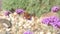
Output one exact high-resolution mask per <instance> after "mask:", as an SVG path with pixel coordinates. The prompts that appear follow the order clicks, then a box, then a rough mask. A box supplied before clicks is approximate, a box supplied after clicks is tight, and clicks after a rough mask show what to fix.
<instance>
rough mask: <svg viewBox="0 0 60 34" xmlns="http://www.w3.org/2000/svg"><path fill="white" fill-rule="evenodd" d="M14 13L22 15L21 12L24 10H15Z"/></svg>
mask: <svg viewBox="0 0 60 34" xmlns="http://www.w3.org/2000/svg"><path fill="white" fill-rule="evenodd" d="M15 11H16V13H17V14H21V13H23V12H24V10H23V9H16V10H15Z"/></svg>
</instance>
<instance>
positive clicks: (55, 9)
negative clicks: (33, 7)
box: [51, 6, 60, 12]
mask: <svg viewBox="0 0 60 34" xmlns="http://www.w3.org/2000/svg"><path fill="white" fill-rule="evenodd" d="M59 10H60V7H59V6H53V7H52V8H51V11H52V12H57V11H59Z"/></svg>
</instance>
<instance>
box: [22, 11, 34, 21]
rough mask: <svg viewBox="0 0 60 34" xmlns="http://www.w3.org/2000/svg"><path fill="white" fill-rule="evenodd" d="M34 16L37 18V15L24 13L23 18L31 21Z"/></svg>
mask: <svg viewBox="0 0 60 34" xmlns="http://www.w3.org/2000/svg"><path fill="white" fill-rule="evenodd" d="M32 16H35V14H30V13H28V12H24V15H23V17H24V18H25V19H28V20H31V18H32Z"/></svg>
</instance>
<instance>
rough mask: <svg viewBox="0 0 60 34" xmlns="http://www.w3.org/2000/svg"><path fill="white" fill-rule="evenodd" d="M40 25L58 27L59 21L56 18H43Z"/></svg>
mask: <svg viewBox="0 0 60 34" xmlns="http://www.w3.org/2000/svg"><path fill="white" fill-rule="evenodd" d="M42 23H44V24H47V25H51V26H53V27H55V28H59V27H60V19H59V18H58V17H56V16H51V17H48V18H45V19H43V20H42Z"/></svg>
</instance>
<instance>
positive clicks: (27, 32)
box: [23, 31, 33, 34]
mask: <svg viewBox="0 0 60 34" xmlns="http://www.w3.org/2000/svg"><path fill="white" fill-rule="evenodd" d="M23 34H33V33H32V32H31V31H26V32H24V33H23Z"/></svg>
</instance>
